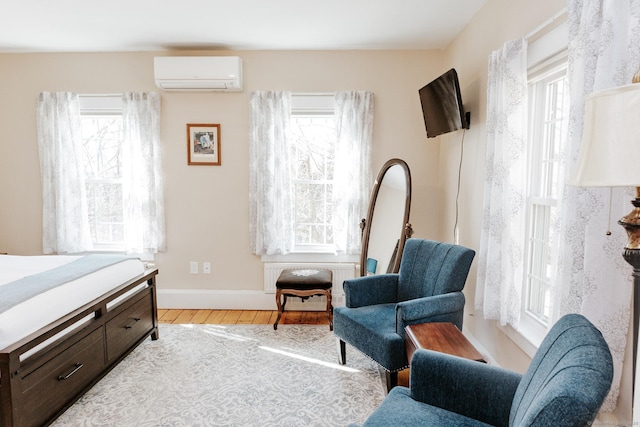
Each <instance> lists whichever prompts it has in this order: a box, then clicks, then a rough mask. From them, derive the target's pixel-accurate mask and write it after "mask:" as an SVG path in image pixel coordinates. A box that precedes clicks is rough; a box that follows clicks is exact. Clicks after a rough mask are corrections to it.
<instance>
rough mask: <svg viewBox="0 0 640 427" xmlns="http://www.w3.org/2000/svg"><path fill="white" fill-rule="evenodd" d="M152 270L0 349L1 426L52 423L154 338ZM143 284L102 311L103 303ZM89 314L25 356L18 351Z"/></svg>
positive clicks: (155, 314) (23, 426) (154, 285)
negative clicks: (83, 320) (144, 342)
mask: <svg viewBox="0 0 640 427" xmlns="http://www.w3.org/2000/svg"><path fill="white" fill-rule="evenodd" d="M157 274H158V270H157V269H147V270H146V271H145V272H144V273H143V274H140V275H139V276H137V277H135V278H133V279H131V280H129V281H127V282H126V283H123V284H122V285H120V286H118V287H116V288H115V289H113V290H111V291H110V292H107V293H106V294H104V295H103V296H102V297H100V298H98V299H96V300H94V301H92V302H90V303H88V304H86V305H84V306H82V307H80V308H78V309H77V310H75V311H73V312H71V313H69V314H68V315H66V316H64V317H62V318H60V319H58V320H56V321H55V322H53V323H51V324H49V325H48V326H46V327H44V328H42V329H40V330H39V331H37V332H34V333H33V334H31V335H29V336H27V337H25V338H24V339H22V340H20V341H18V342H17V343H14V344H12V345H11V346H9V347H7V348H5V349H0V426H1V427H26V426H43V425H49V424H51V423H52V422H53V421H54V420H55V419H56V418H57V417H58V416H59V415H60V414H62V413H63V412H64V411H65V410H66V409H67V408H69V407H70V406H71V405H72V404H73V403H74V402H75V401H76V400H78V399H79V398H80V397H81V396H82V395H83V394H84V393H85V392H86V391H87V390H89V389H90V388H91V387H92V386H93V385H94V384H95V383H96V382H98V380H100V378H102V377H103V376H104V375H106V374H107V373H108V372H109V371H110V370H111V369H112V368H113V367H114V366H115V365H117V364H118V363H119V362H120V361H121V360H122V359H123V358H124V357H125V356H126V355H127V354H129V353H130V352H131V351H132V350H133V349H134V348H136V347H137V346H138V345H139V344H140V343H141V342H142V341H144V340H145V339H146V338H147V337H149V336H151V338H152V339H154V340H156V339H158V338H159V335H158V314H157V313H158V311H157V300H156V275H157ZM144 282H146V283H147V286H146V287H144V288H143V289H139V290H137V291H136V292H135V293H133V294H131V295H128V296H127V297H126V298H125V299H123V300H122V301H119V302H118V303H117V304H116V305H114V306H112V307H109V308H108V309H107V304H108V303H110V302H111V301H113V300H115V299H116V298H118V297H121V296H122V295H124V294H125V293H127V292H129V291H131V290H132V289H134V288H136V287H137V286H139V285H140V284H142V283H144ZM87 316H91V317H90V319H89V320H88V321H86V322H85V323H83V324H82V325H81V326H79V327H76V328H75V329H73V331H72V332H70V333H69V334H66V335H64V336H62V337H61V338H58V339H56V340H55V341H53V342H51V343H49V344H47V345H46V346H45V347H44V348H42V349H39V350H37V351H36V352H35V353H34V354H32V355H30V356H29V357H28V358H26V359H25V360H23V361H21V360H20V355H21V354H23V353H25V352H27V351H29V350H31V349H33V348H34V347H37V346H38V345H40V344H42V343H43V342H45V341H46V340H48V339H50V338H52V337H53V336H55V335H57V334H58V333H60V332H62V331H64V330H65V329H67V328H69V327H71V326H72V325H74V324H76V323H77V322H78V321H80V320H81V319H84V318H86V317H87Z"/></svg>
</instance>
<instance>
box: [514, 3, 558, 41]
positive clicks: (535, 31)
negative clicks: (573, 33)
mask: <svg viewBox="0 0 640 427" xmlns="http://www.w3.org/2000/svg"><path fill="white" fill-rule="evenodd" d="M561 18H562V19H566V18H567V8H566V7H564V8H562V9H561V10H560V11H559V12H558V13H556V14H555V15H553V16H552V17H551V18H549V19H547V20H546V21H544V22H543V23H542V24H540V25H538V26H537V27H536V28H534V29H533V30H531V31H529V32H528V33H527V34H526V35H525V36H524V38H525V39H527V40H528V39H530V38H532V37H534V36H536V35H537V34H538V33H540V32H541V31H544V30H545V29H546V28H547V27H548V26H549V25H551V24H553V23H554V22H556V21H558V20H560V19H561Z"/></svg>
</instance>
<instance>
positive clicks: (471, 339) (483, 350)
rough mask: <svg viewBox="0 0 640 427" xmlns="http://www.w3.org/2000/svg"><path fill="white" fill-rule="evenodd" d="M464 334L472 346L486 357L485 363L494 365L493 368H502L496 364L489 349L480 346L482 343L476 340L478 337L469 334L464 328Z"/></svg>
mask: <svg viewBox="0 0 640 427" xmlns="http://www.w3.org/2000/svg"><path fill="white" fill-rule="evenodd" d="M462 333H463V335H464V336H465V338H466V339H468V340H469V342H470V343H471V345H472V346H474V347H475V348H476V350H478V352H479V353H480V354H482V356H483V357H484V360H485V362H487V364H489V365H493V366H500V365H499V364H498V362H496V359H494V358H493V357H492V356H491V353H489V352H488V351H487V349H486V348H484V346H483V345H482V344H480V342H479V341H478V340H477V339H476V337H475V336H474V335H473V334H472V333H471V332H469V331H468V330H467V329H465V328H464V327H463V328H462Z"/></svg>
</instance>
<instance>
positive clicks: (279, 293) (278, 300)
mask: <svg viewBox="0 0 640 427" xmlns="http://www.w3.org/2000/svg"><path fill="white" fill-rule="evenodd" d="M281 298H282V291H281V290H280V289H278V290H277V291H276V305H277V306H278V317H277V318H276V321H275V323H274V324H273V329H274V330H277V329H278V322H279V321H280V318H281V317H282V312H283V311H284V304H283V303H282V301H281ZM284 298H285V304H286V300H287V296H286V295H285V296H284Z"/></svg>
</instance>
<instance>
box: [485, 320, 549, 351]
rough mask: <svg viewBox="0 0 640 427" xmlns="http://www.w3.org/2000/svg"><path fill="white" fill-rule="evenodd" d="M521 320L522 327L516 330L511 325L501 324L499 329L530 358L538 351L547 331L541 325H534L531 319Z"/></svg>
mask: <svg viewBox="0 0 640 427" xmlns="http://www.w3.org/2000/svg"><path fill="white" fill-rule="evenodd" d="M524 317H526V315H525V316H523V319H521V320H520V327H519V328H518V329H515V328H514V327H512V326H510V325H506V326H502V325H500V324H499V323H498V324H497V325H498V328H499V329H500V330H501V331H502V332H503V333H504V334H505V335H506V336H507V337H509V339H510V340H511V341H513V342H514V343H515V344H516V345H517V346H518V347H520V349H522V351H524V352H525V353H526V354H527V355H528V356H529V357H533V356H534V355H535V353H536V351H538V347H540V344H541V343H542V340H543V339H544V336H545V335H546V330H543V329H542V328H541V327H540V325H539V324H538V325H537V326H536V325H535V324H532V323H531V322H534V321H533V320H531V319H525V318H524Z"/></svg>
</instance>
